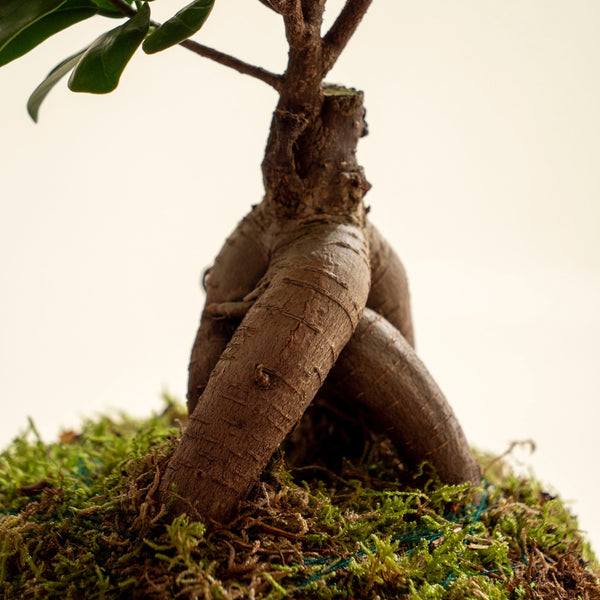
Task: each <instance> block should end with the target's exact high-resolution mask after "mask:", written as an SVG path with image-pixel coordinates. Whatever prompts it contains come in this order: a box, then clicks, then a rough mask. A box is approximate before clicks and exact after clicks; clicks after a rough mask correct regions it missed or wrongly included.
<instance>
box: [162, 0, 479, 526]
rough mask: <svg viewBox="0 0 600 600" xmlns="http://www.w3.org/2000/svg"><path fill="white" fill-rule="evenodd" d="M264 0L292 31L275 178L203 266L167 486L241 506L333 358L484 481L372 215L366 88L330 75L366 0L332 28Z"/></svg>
mask: <svg viewBox="0 0 600 600" xmlns="http://www.w3.org/2000/svg"><path fill="white" fill-rule="evenodd" d="M261 2H262V3H263V4H265V5H267V6H268V7H269V8H271V9H272V10H274V11H275V12H277V13H279V14H280V15H281V16H282V18H283V22H284V25H285V31H286V37H287V40H288V43H289V46H290V52H289V61H288V67H287V69H286V72H285V73H284V74H283V75H282V76H281V77H279V76H278V77H277V79H276V80H274V81H275V82H276V88H277V90H278V92H279V94H280V98H279V102H278V105H277V108H276V110H275V112H274V115H273V121H272V124H271V130H270V134H269V139H268V143H267V148H266V151H265V158H264V161H263V165H262V168H263V178H264V183H265V192H266V193H265V197H264V199H263V201H262V202H261V203H260V204H259V205H258V206H256V207H254V208H253V210H252V211H251V213H250V214H249V215H248V216H247V217H246V218H245V219H244V220H243V221H242V222H241V223H240V224H239V225H238V227H237V229H236V230H235V231H234V233H233V234H232V235H231V237H230V238H229V239H228V240H227V242H226V243H225V245H224V247H223V248H222V250H221V252H220V253H219V255H218V257H217V259H216V261H215V264H214V266H213V267H212V269H210V270H209V271H208V272H207V274H206V276H205V288H206V305H205V307H204V310H203V312H202V316H201V322H200V327H199V330H198V333H197V336H196V340H195V342H194V347H193V350H192V358H191V362H190V379H189V386H188V409H189V413H190V420H189V425H188V427H187V429H186V430H185V431H184V433H183V436H182V440H181V443H180V445H179V446H178V448H177V450H176V452H175V454H174V455H173V457H172V459H171V460H170V462H169V464H168V467H167V470H166V472H165V473H164V475H163V477H162V480H161V483H160V487H159V494H160V497H161V499H162V500H163V501H164V502H168V503H169V506H170V511H171V513H172V514H178V513H181V512H193V513H196V514H198V515H199V516H200V517H202V518H203V519H204V520H205V521H210V520H215V521H221V522H222V521H224V520H226V519H228V518H230V517H231V516H232V515H233V514H234V513H235V512H236V509H237V507H238V504H239V502H240V501H241V500H242V499H243V498H244V497H245V496H246V495H247V493H248V492H249V490H250V489H251V487H252V486H253V485H254V484H255V482H256V481H257V479H258V477H259V475H260V473H261V471H262V470H263V469H264V468H265V466H266V464H267V462H268V460H269V458H270V457H271V455H272V454H273V452H274V451H275V450H276V448H277V447H278V446H279V444H280V443H281V442H282V441H283V440H284V439H285V438H286V436H287V435H288V434H289V432H290V431H291V430H292V429H293V428H294V427H295V425H296V424H297V423H298V421H299V420H300V418H301V416H302V414H303V413H304V411H305V410H306V408H307V407H308V405H309V404H310V403H311V401H312V400H313V398H314V397H315V395H316V394H317V392H318V391H319V389H320V388H322V386H323V385H324V383H325V380H326V378H327V377H328V375H329V374H330V372H332V375H331V377H330V380H331V381H333V382H334V383H335V385H336V386H337V387H338V388H339V389H340V390H342V393H344V394H346V396H347V397H348V398H349V399H350V400H351V401H353V402H355V403H357V404H359V405H360V406H362V408H363V410H364V411H365V413H366V414H367V415H368V419H369V421H370V422H371V424H372V426H373V427H375V428H379V429H382V430H383V431H384V432H385V433H387V434H388V436H389V437H390V439H391V440H392V441H393V442H394V444H395V445H396V446H397V447H398V448H399V450H400V451H401V452H402V453H403V455H404V456H405V457H406V458H407V459H408V460H409V461H410V462H412V463H415V464H416V463H419V462H421V461H423V460H428V461H429V462H430V463H431V464H432V465H433V466H434V467H435V468H436V469H437V471H438V473H439V475H440V477H441V478H442V479H443V480H445V481H449V482H461V481H471V482H473V483H478V481H479V471H478V469H477V466H476V464H475V461H474V460H473V457H472V456H471V453H470V450H469V447H468V445H467V443H466V440H465V438H464V435H463V433H462V431H461V429H460V426H459V425H458V422H457V421H456V418H455V417H454V415H453V413H452V410H451V408H450V406H449V405H448V403H447V401H446V399H445V398H444V396H443V395H442V393H441V391H440V390H439V388H438V387H437V385H436V384H435V382H434V381H433V379H432V378H431V376H430V375H429V373H428V372H427V370H426V369H425V367H424V365H423V364H422V363H421V361H420V360H419V359H418V357H417V355H416V354H415V352H414V350H413V348H412V345H413V332H412V320H411V315H410V302H409V297H408V285H407V281H406V274H405V272H404V269H403V267H402V264H401V263H400V261H399V260H398V258H397V256H396V254H395V253H394V252H393V250H392V249H391V248H390V246H389V245H388V244H387V242H386V241H385V240H384V239H383V238H382V237H381V235H380V234H379V232H378V231H377V230H376V228H375V227H374V226H373V225H372V224H370V223H369V222H368V221H367V218H366V212H367V211H366V209H365V207H364V204H363V197H364V195H365V193H366V192H367V191H368V189H369V187H370V184H369V183H368V182H367V180H366V178H365V175H364V172H363V170H362V168H361V167H360V165H359V164H358V162H357V160H356V146H357V143H358V140H359V139H360V138H361V137H362V136H363V135H365V134H366V132H367V128H366V124H365V121H364V108H363V95H362V93H361V92H358V91H356V90H351V89H346V88H342V87H336V86H324V85H323V84H322V79H323V77H324V75H325V74H326V73H327V72H328V70H329V69H330V68H331V67H332V66H333V64H334V63H335V61H336V59H337V57H338V56H339V54H340V53H341V51H342V50H343V48H344V47H345V45H346V44H347V43H348V40H349V39H350V37H351V35H352V33H353V32H354V30H355V29H356V27H357V26H358V24H359V22H360V20H361V19H362V16H363V15H364V13H365V12H366V10H367V8H368V6H369V4H370V2H371V0H347V2H346V5H345V7H344V8H343V9H342V11H341V13H340V15H339V17H338V19H337V20H336V21H335V23H334V25H333V26H332V27H331V29H330V30H329V32H327V33H326V34H325V35H324V36H323V37H321V24H322V16H323V8H324V4H325V0H316V1H315V0H261ZM334 365H335V367H334ZM332 369H333V371H332Z"/></svg>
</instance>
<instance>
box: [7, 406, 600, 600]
mask: <svg viewBox="0 0 600 600" xmlns="http://www.w3.org/2000/svg"><path fill="white" fill-rule="evenodd" d="M184 418H185V417H184V414H183V409H182V408H181V407H179V406H178V405H177V404H176V403H174V402H173V401H171V400H168V401H167V406H166V408H165V410H164V412H163V413H162V414H161V415H158V416H154V417H152V418H151V419H149V420H144V421H134V420H132V419H129V418H127V417H125V416H121V417H119V418H118V419H112V418H108V417H103V418H99V419H97V420H94V421H92V420H90V421H88V422H86V423H85V424H84V426H83V428H82V430H81V432H79V433H78V434H77V435H75V434H74V433H72V432H71V433H67V434H64V435H63V436H62V438H61V441H59V442H57V443H55V444H44V443H43V442H42V441H41V440H40V438H39V435H38V434H37V432H36V430H35V426H34V425H33V423H30V426H29V429H28V431H27V432H26V433H25V434H23V435H22V436H20V437H18V438H17V439H15V440H14V442H13V443H12V444H11V446H10V447H9V448H7V449H6V450H5V451H4V452H3V453H2V454H1V455H0V515H1V516H0V598H6V599H9V598H10V599H20V598H73V599H76V598H86V599H96V598H98V599H101V598H106V599H117V598H149V599H153V598H156V599H167V598H169V599H170V598H176V597H177V598H190V599H192V598H206V599H209V598H210V599H213V598H214V599H217V598H223V599H230V598H269V599H272V600H274V599H276V598H283V597H284V596H285V597H290V598H323V599H329V598H331V599H334V598H336V599H337V598H340V599H341V598H346V599H351V598H373V599H375V598H380V599H382V600H383V599H385V598H407V599H432V600H433V599H447V600H459V599H461V600H462V599H470V598H473V599H481V598H489V599H490V600H496V599H497V600H509V599H510V600H512V599H520V598H532V599H533V598H573V599H575V598H582V599H584V598H598V597H600V587H598V581H597V572H596V571H595V570H594V569H595V567H594V566H593V564H591V563H590V561H592V560H593V557H592V554H591V550H590V549H589V547H588V546H587V545H586V544H585V542H584V540H582V538H581V536H580V534H579V532H578V529H577V523H576V520H575V519H574V518H573V517H572V516H571V515H570V514H569V512H568V511H567V510H566V509H565V507H564V506H563V504H562V503H561V501H560V500H559V499H558V498H553V497H552V496H550V495H549V494H547V493H545V492H544V491H543V490H542V489H541V487H540V485H539V484H538V483H537V482H535V481H531V480H526V479H521V478H518V477H516V476H515V475H514V474H512V473H511V472H510V471H509V470H508V468H507V467H506V466H505V464H504V463H501V462H496V463H494V465H493V466H492V467H491V468H489V469H488V470H487V471H486V485H485V488H482V489H481V490H479V491H480V492H481V494H480V497H479V498H477V497H475V499H476V500H477V503H476V504H475V505H473V504H472V500H473V498H474V496H473V492H474V490H472V489H470V488H469V487H468V486H443V485H440V484H439V483H436V482H435V479H434V478H432V477H431V476H430V475H427V474H426V471H425V470H424V472H423V473H421V474H418V475H417V476H416V477H413V475H411V474H409V473H407V472H406V471H405V470H404V469H403V468H402V465H401V464H400V462H399V461H398V459H397V458H396V457H395V456H394V455H393V453H392V452H391V451H390V450H389V449H388V447H387V446H386V444H385V443H379V442H373V443H372V444H370V445H369V446H368V448H367V451H365V453H363V457H362V458H361V459H360V460H357V461H355V462H354V463H350V462H348V461H346V462H345V463H344V465H343V467H342V469H341V472H336V473H333V472H331V471H329V470H328V469H327V468H324V467H314V468H307V467H304V468H301V469H300V468H298V469H296V470H295V469H292V468H291V467H290V466H289V465H288V464H287V463H286V461H285V459H284V457H283V455H282V454H279V455H278V456H276V457H274V459H273V461H272V463H271V465H270V467H269V469H268V471H267V472H266V473H265V475H264V477H263V480H262V481H261V483H260V485H259V486H257V487H256V489H255V491H254V494H253V496H251V498H250V499H249V500H248V502H246V503H245V505H244V506H243V509H242V512H241V514H240V516H239V517H238V518H237V519H236V520H235V521H234V522H233V523H231V524H229V525H228V527H227V528H222V529H215V528H212V529H209V530H207V528H206V527H205V525H204V524H203V523H201V522H199V521H194V520H192V519H191V518H189V517H188V516H181V517H179V518H177V519H175V520H173V521H172V522H169V521H168V520H167V519H166V517H165V516H164V514H163V510H162V509H163V507H160V506H158V505H157V504H156V503H155V502H154V500H153V494H154V492H155V491H156V487H157V484H158V481H159V477H160V473H161V472H163V470H164V466H165V464H166V461H167V460H168V457H169V456H170V454H171V452H172V450H173V448H174V446H175V445H176V443H177V439H178V434H179V422H180V421H181V420H184ZM481 462H482V464H484V465H485V463H489V462H490V459H489V458H487V457H481Z"/></svg>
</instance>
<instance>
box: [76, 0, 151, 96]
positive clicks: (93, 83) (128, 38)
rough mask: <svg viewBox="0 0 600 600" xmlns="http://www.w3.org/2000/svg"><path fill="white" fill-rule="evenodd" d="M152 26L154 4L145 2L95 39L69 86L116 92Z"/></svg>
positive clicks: (80, 90) (100, 91) (102, 91)
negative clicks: (127, 18) (134, 12)
mask: <svg viewBox="0 0 600 600" xmlns="http://www.w3.org/2000/svg"><path fill="white" fill-rule="evenodd" d="M149 27H150V8H149V6H148V3H147V2H145V3H144V4H143V5H142V8H140V10H138V12H137V14H136V15H135V16H134V17H132V18H131V19H129V20H128V21H127V22H126V23H124V24H123V25H121V26H119V27H116V28H115V29H111V30H110V31H107V32H106V33H105V34H103V35H101V36H100V37H99V38H98V39H97V40H96V41H95V42H93V43H92V45H91V46H90V47H89V48H88V49H87V50H86V52H85V54H84V55H83V56H82V58H81V60H80V61H79V63H78V64H77V67H75V69H74V71H73V73H71V77H70V78H69V89H71V90H72V91H73V92H89V93H91V94H107V93H108V92H112V91H113V90H114V89H115V88H116V87H117V85H119V79H120V78H121V74H122V73H123V71H124V69H125V67H126V66H127V63H128V62H129V60H130V59H131V57H132V56H133V54H134V53H135V51H136V50H137V49H138V47H139V45H140V44H141V43H142V40H143V39H144V37H145V36H146V33H147V32H148V28H149Z"/></svg>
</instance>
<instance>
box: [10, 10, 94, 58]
mask: <svg viewBox="0 0 600 600" xmlns="http://www.w3.org/2000/svg"><path fill="white" fill-rule="evenodd" d="M0 1H1V0H0ZM22 1H23V2H26V1H27V0H22ZM96 14H98V7H97V6H96V4H95V3H94V2H92V0H67V1H66V2H65V3H64V4H63V5H62V6H61V7H60V8H58V9H57V10H55V11H53V12H51V13H50V14H47V15H46V16H44V17H42V18H41V19H39V20H37V21H36V22H35V23H32V24H31V25H29V27H26V28H25V29H22V30H21V31H20V32H19V33H17V35H15V36H14V37H13V38H12V39H11V40H10V42H8V44H6V45H5V46H4V48H3V49H2V50H0V67H1V66H3V65H5V64H7V63H9V62H11V61H12V60H15V58H19V57H20V56H23V55H24V54H26V53H27V52H29V51H30V50H31V49H33V48H35V47H36V46H37V45H38V44H41V43H42V42H43V41H44V40H46V39H48V38H49V37H50V36H52V35H54V34H55V33H58V32H59V31H62V30H63V29H66V28H67V27H70V26H71V25H74V24H75V23H79V21H83V20H84V19H88V18H89V17H93V16H94V15H96Z"/></svg>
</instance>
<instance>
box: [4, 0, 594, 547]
mask: <svg viewBox="0 0 600 600" xmlns="http://www.w3.org/2000/svg"><path fill="white" fill-rule="evenodd" d="M182 4H183V3H182V2H179V3H177V2H167V1H166V0H157V1H156V2H154V3H153V4H152V8H153V10H154V11H155V12H154V14H155V17H156V18H157V19H159V20H160V19H161V18H164V17H166V16H169V15H170V14H172V12H174V11H175V10H176V9H177V8H178V7H179V6H181V5H182ZM216 4H217V5H216V7H215V9H214V13H213V15H211V18H210V19H209V21H208V23H207V24H206V26H205V28H204V30H203V31H202V32H201V35H200V36H198V37H199V39H201V41H202V42H204V43H207V44H209V45H214V46H216V47H218V48H220V49H223V50H227V51H231V52H233V53H235V54H237V55H239V56H242V57H244V58H245V59H246V60H248V61H250V62H256V63H260V64H262V65H263V66H265V67H267V68H269V69H272V70H281V68H282V67H283V66H284V64H285V46H284V44H283V35H282V32H281V27H280V25H279V21H278V19H277V18H276V16H275V15H273V14H271V13H270V12H269V11H268V10H267V9H265V8H264V7H263V6H262V5H260V3H259V2H258V1H256V0H254V1H251V0H218V2H217V3H216ZM329 4H330V5H331V9H330V12H329V14H330V16H332V15H333V14H334V12H335V11H334V9H336V7H340V6H341V2H340V1H338V0H329ZM599 23H600V4H599V3H598V2H597V1H596V0H570V1H569V2H565V1H563V0H502V1H500V0H496V1H490V0H419V1H418V2H417V1H416V0H413V1H412V2H408V1H404V0H403V1H392V0H375V1H374V3H373V6H372V8H371V10H370V11H369V14H368V15H367V18H366V19H365V21H364V24H363V26H362V27H361V29H360V31H359V33H358V34H357V36H356V38H355V39H354V40H353V42H352V44H351V46H350V47H349V48H348V50H347V52H346V53H345V54H344V57H343V59H342V60H341V61H340V63H339V65H338V66H337V67H336V69H335V70H334V71H333V72H332V73H331V77H330V79H331V80H332V81H335V82H340V83H344V84H347V85H354V86H356V87H359V88H361V89H363V90H365V93H366V104H367V109H368V113H367V118H368V122H369V126H370V135H369V137H368V138H366V139H365V140H363V141H362V142H361V145H360V149H359V158H360V161H361V163H362V164H363V165H364V166H365V169H366V171H367V175H368V177H369V179H370V181H371V182H372V184H373V189H372V190H371V192H370V193H369V195H368V197H367V201H368V203H369V204H370V205H371V206H372V218H373V220H374V221H375V222H376V223H377V225H378V226H379V227H380V229H381V230H382V231H383V232H384V233H385V235H386V236H387V237H388V238H389V239H390V241H391V242H392V243H393V245H394V247H395V248H396V249H397V251H398V253H399V254H400V256H401V257H402V259H403V260H404V262H405V265H406V267H407V270H408V272H409V275H410V280H411V284H412V293H413V302H414V317H415V322H416V334H417V345H418V351H419V353H420V355H421V357H422V358H423V359H424V361H425V363H426V364H427V366H428V368H429V369H430V371H431V372H432V374H433V375H434V377H435V378H436V379H437V380H438V382H439V383H440V385H441V386H442V388H443V389H444V390H445V392H446V394H447V396H448V398H449V399H450V401H451V403H452V405H453V406H454V408H455V410H456V412H457V414H458V416H459V418H460V420H461V422H462V423H463V425H464V428H465V431H466V433H467V436H468V437H469V439H470V441H471V442H472V443H473V444H474V445H475V446H476V447H478V448H480V449H483V450H489V451H492V452H496V453H499V452H502V451H503V450H504V449H505V448H506V447H507V446H508V444H509V443H510V441H512V440H516V439H526V438H532V439H534V440H535V441H536V442H537V445H538V450H537V452H536V453H535V454H533V455H532V456H530V455H528V454H527V453H520V454H518V455H517V456H518V458H519V460H520V462H521V463H522V468H523V469H525V471H527V469H528V468H533V469H534V471H535V473H536V474H537V475H538V476H539V477H540V478H541V479H542V480H543V481H544V482H545V483H546V485H548V486H550V487H551V488H552V489H553V490H557V491H558V492H559V493H560V494H561V496H563V497H564V498H566V499H570V500H572V506H573V510H574V511H575V512H576V513H577V514H578V515H579V517H580V524H581V527H582V528H583V529H585V530H587V531H589V533H590V537H591V539H592V540H593V543H594V546H595V547H596V549H597V550H600V518H599V517H598V510H597V495H598V492H599V491H600V486H599V484H598V480H597V476H596V473H597V460H598V458H599V451H600V441H599V436H598V434H597V431H598V420H599V417H600V411H599V409H598V397H599V394H598V388H599V385H600V368H599V366H600V348H599V343H598V340H599V339H600V315H599V310H598V309H599V306H600V244H599V243H598V232H599V225H600V209H599V199H600V194H599V192H600V178H599V167H600V164H599V163H600V111H599V108H598V107H600V83H599V82H600V38H599V36H598V24H599ZM115 25H116V23H115V22H112V21H106V20H101V19H99V20H98V22H97V23H95V22H93V21H90V22H88V23H84V24H82V25H80V26H78V27H77V28H76V29H75V30H74V31H72V32H64V33H63V34H61V35H60V36H58V37H57V38H56V39H55V40H50V41H48V42H47V43H45V44H44V45H43V46H41V47H40V48H38V49H37V50H36V51H35V52H33V53H31V54H30V55H29V56H27V57H25V58H24V59H21V60H19V61H16V62H15V63H13V64H11V65H8V66H7V67H4V68H3V69H2V70H0V90H1V95H0V107H1V109H2V110H1V111H0V132H1V138H0V139H1V143H0V176H1V179H0V182H1V188H0V211H1V212H0V252H1V260H0V281H1V285H2V290H1V294H0V382H1V388H0V389H1V392H2V398H3V405H4V407H5V410H4V411H3V419H2V421H1V422H0V442H1V444H2V445H3V446H5V445H6V444H7V443H8V442H9V441H10V440H11V438H12V437H13V436H14V435H15V434H16V433H17V432H18V431H20V430H22V429H23V428H24V427H25V426H26V417H27V415H31V416H32V417H33V418H34V419H35V421H36V423H37V425H38V427H39V429H40V430H41V431H42V433H43V435H44V436H45V437H46V438H47V439H54V438H55V437H56V435H57V432H58V431H59V429H60V428H61V427H77V425H78V423H79V422H80V420H81V418H83V417H86V416H93V415H94V414H96V413H97V412H100V411H105V410H107V409H109V408H110V407H113V408H118V409H121V410H124V411H127V412H129V413H132V414H134V415H140V416H143V415H147V414H148V413H149V412H150V411H151V410H155V409H158V408H159V407H160V406H161V402H160V393H161V390H162V389H163V388H165V389H168V390H169V391H170V392H171V393H173V394H174V395H176V396H178V397H179V398H181V399H183V398H184V390H185V382H186V367H187V359H188V353H189V349H190V346H191V343H192V340H193V336H194V333H195V328H196V325H197V319H198V315H199V312H200V308H201V304H202V293H201V290H200V287H199V284H198V280H199V276H200V273H201V272H202V270H203V268H204V267H205V266H207V265H208V264H209V263H210V262H211V260H212V259H213V257H214V255H215V254H216V252H217V251H218V249H219V247H220V245H221V243H222V241H223V239H224V237H225V236H226V235H227V234H228V233H229V232H230V231H231V229H232V228H233V227H234V225H235V223H236V222H237V220H238V219H239V218H240V217H241V216H242V215H243V214H245V213H246V212H247V211H248V209H249V207H250V205H251V204H252V203H256V202H257V201H259V200H260V198H261V193H262V184H261V177H260V169H259V165H260V161H261V159H262V151H263V148H264V143H265V139H266V135H267V131H268V125H269V120H270V113H271V111H272V109H273V107H274V103H275V100H276V98H275V94H274V93H273V92H272V91H271V90H270V88H268V87H266V86H265V85H263V84H261V83H260V82H256V81H254V80H252V79H250V78H247V77H243V76H239V75H237V74H235V73H233V72H230V71H228V70H227V69H225V68H222V67H219V66H216V65H213V64H211V63H209V62H207V61H205V60H203V59H199V58H198V57H196V56H193V55H191V54H190V53H188V52H186V51H185V50H183V49H180V48H176V49H173V50H170V51H167V52H165V53H162V54H161V55H157V56H153V57H146V56H144V55H143V54H141V53H140V54H139V55H136V56H135V57H134V59H133V61H132V64H131V65H130V67H129V68H128V70H127V71H126V72H125V75H124V77H123V80H122V83H121V85H120V87H119V89H118V90H117V92H115V93H113V94H111V95H109V96H106V97H94V96H90V95H76V94H72V93H70V92H68V91H67V90H66V86H65V83H64V82H63V83H62V84H61V85H59V87H58V88H57V89H56V90H55V91H54V92H53V93H52V94H51V95H50V97H49V98H48V99H47V101H46V103H45V104H44V105H43V106H42V109H41V113H40V123H39V124H38V125H33V123H31V122H30V120H29V118H28V116H27V115H26V112H25V103H26V100H27V97H28V95H29V93H30V92H31V91H32V90H33V89H34V88H35V86H36V85H37V84H38V82H39V81H41V79H42V78H43V77H44V76H45V75H46V73H47V72H48V71H49V70H50V69H51V68H52V67H53V66H54V65H55V64H56V63H57V62H59V61H60V60H62V59H63V58H65V57H66V56H68V55H70V54H72V53H74V52H75V51H77V50H79V49H80V48H81V47H83V46H84V45H85V44H86V43H89V41H91V40H92V39H93V38H94V37H95V36H96V35H98V34H99V33H101V32H102V31H104V30H105V29H107V28H110V27H113V26H115Z"/></svg>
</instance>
